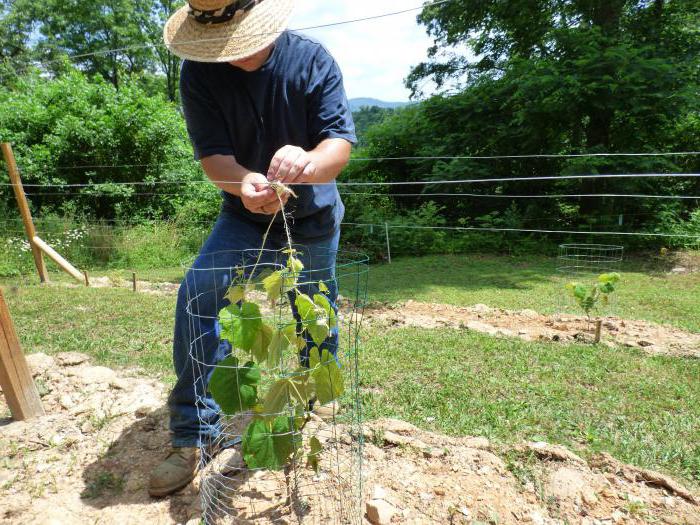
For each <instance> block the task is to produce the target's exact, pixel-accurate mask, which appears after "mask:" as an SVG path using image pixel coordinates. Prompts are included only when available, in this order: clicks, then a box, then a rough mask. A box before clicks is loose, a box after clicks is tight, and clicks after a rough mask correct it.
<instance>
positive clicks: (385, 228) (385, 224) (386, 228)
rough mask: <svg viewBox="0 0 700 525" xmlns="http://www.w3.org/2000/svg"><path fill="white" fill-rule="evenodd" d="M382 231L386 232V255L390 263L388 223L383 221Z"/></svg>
mask: <svg viewBox="0 0 700 525" xmlns="http://www.w3.org/2000/svg"><path fill="white" fill-rule="evenodd" d="M384 231H385V232H386V256H387V259H389V264H391V243H390V242H389V223H388V222H385V223H384Z"/></svg>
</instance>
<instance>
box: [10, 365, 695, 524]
mask: <svg viewBox="0 0 700 525" xmlns="http://www.w3.org/2000/svg"><path fill="white" fill-rule="evenodd" d="M31 361H32V362H33V363H34V364H35V365H36V368H35V370H41V369H42V368H43V369H44V371H43V372H39V377H40V379H41V380H42V381H43V382H45V383H46V384H47V387H48V393H47V394H46V395H45V396H44V397H43V398H42V402H43V404H44V408H45V410H46V412H47V415H46V416H45V417H43V418H40V419H36V420H33V421H25V422H7V423H5V424H2V425H0V458H1V459H0V523H2V524H5V523H7V524H23V523H42V524H43V523H46V524H49V523H56V524H74V523H75V524H82V523H100V524H106V525H110V524H113V525H122V524H125V525H130V524H134V525H137V524H139V525H140V524H142V523H153V524H175V523H180V524H186V523H196V522H198V521H199V519H200V516H201V514H200V512H201V510H200V499H199V495H198V489H199V487H200V486H204V485H202V479H200V478H197V479H195V482H193V483H192V484H190V485H189V486H188V487H186V488H185V489H184V490H182V491H181V492H180V493H178V494H175V495H173V496H171V497H169V498H163V499H151V498H150V497H149V496H148V494H147V492H146V487H147V483H148V476H149V474H150V472H151V471H152V470H153V469H154V468H155V467H156V466H157V465H158V464H159V463H160V461H162V459H163V458H164V452H165V451H167V449H168V446H169V436H168V431H167V428H168V417H167V409H166V406H165V401H166V394H167V389H166V387H165V386H164V385H163V384H161V383H159V382H157V381H154V380H152V379H148V378H144V377H142V376H139V374H138V371H121V372H113V374H114V378H112V380H111V382H109V383H108V386H109V384H114V382H115V381H116V382H119V383H120V384H121V385H127V384H128V385H129V388H127V389H126V390H122V389H119V388H113V387H112V388H106V389H104V390H101V389H93V388H86V384H85V379H86V378H88V377H90V378H93V379H95V380H98V379H99V380H101V381H106V380H107V379H109V377H108V376H110V375H111V374H110V373H109V372H106V371H104V370H101V371H99V372H95V369H96V368H98V369H99V368H100V367H94V366H92V365H91V364H90V363H89V362H87V361H84V360H82V358H75V356H74V355H72V356H69V357H68V358H65V359H59V357H57V358H56V359H55V362H56V363H57V365H56V366H49V367H42V366H40V365H38V364H39V363H48V362H49V359H47V356H40V355H37V356H36V357H33V358H32V359H31ZM77 361H80V362H77ZM60 363H66V364H60ZM98 376H99V377H98ZM3 408H5V407H4V398H2V396H0V409H3ZM316 423H318V422H316ZM318 424H320V423H318ZM337 430H338V432H339V433H343V432H345V433H346V434H347V431H344V430H343V428H342V426H340V427H338V429H337ZM365 434H366V435H367V436H369V437H371V438H369V437H368V443H367V445H366V447H365V454H364V457H363V477H364V480H363V481H364V483H363V486H364V487H365V493H364V494H363V499H362V500H361V502H362V509H361V512H364V513H365V517H366V519H368V520H370V522H371V523H392V524H397V523H406V524H412V525H418V524H421V525H422V524H425V525H428V524H441V523H454V524H458V523H464V524H475V523H498V524H500V525H520V524H523V523H533V524H541V525H559V524H563V523H570V524H585V525H596V524H598V525H603V524H605V525H611V524H613V523H615V520H617V523H625V524H638V523H667V524H671V523H673V524H675V523H678V524H686V525H700V506H698V502H697V498H698V495H697V494H696V493H694V492H692V491H690V490H688V489H687V488H685V487H683V486H682V485H681V484H680V483H678V482H677V481H675V480H673V479H671V478H669V477H668V476H664V475H661V474H658V473H655V472H653V471H649V470H646V469H640V468H637V467H633V466H630V465H625V464H623V463H620V462H618V461H617V460H615V459H614V458H612V457H610V456H608V455H604V454H603V455H600V456H597V457H596V458H594V459H593V460H591V462H587V461H585V460H584V459H582V458H581V457H579V456H578V455H576V454H574V453H573V452H571V451H569V450H567V449H566V448H564V447H561V446H558V445H551V444H547V443H524V444H519V445H513V446H510V447H505V446H501V447H499V446H496V445H494V444H491V443H489V441H488V440H486V439H484V438H481V437H463V438H455V437H448V436H444V435H440V434H435V433H430V432H426V431H423V430H420V429H419V428H417V427H415V426H414V425H411V424H408V423H405V422H403V421H399V420H396V419H386V420H377V421H371V422H367V423H366V424H365ZM387 436H388V439H387ZM333 441H334V440H333V439H330V438H329V439H328V440H326V442H327V443H333ZM349 443H350V441H349V440H344V439H336V440H335V444H336V449H335V450H334V454H336V453H337V455H338V458H339V459H340V460H344V461H346V462H348V461H350V460H351V459H352V458H354V455H353V454H354V449H353V447H352V446H351V445H350V444H349ZM397 443H400V444H398V445H397ZM431 451H441V452H440V453H437V452H436V453H431ZM322 456H323V454H322ZM506 457H507V461H506V459H504V458H506ZM321 459H323V457H322V458H321ZM217 460H218V462H219V463H220V466H221V473H222V475H225V476H226V478H222V479H225V480H226V481H227V482H228V483H231V480H236V479H237V476H240V475H241V474H240V472H241V471H240V468H239V467H240V466H241V464H242V463H241V458H240V454H239V453H238V452H237V451H227V454H222V455H220V456H218V457H217ZM514 473H517V474H518V476H517V477H516V476H515V475H514ZM523 473H527V475H526V476H523ZM299 475H300V479H301V482H302V484H303V486H305V487H313V488H314V490H316V491H317V492H318V494H316V495H315V496H314V497H311V498H309V500H308V501H306V502H305V503H304V505H305V506H304V509H303V510H304V512H302V513H301V514H299V516H301V517H300V518H299V519H298V520H297V517H296V516H295V515H294V514H285V515H281V514H279V513H278V514H276V513H275V512H276V510H275V509H277V508H278V503H277V502H279V501H285V498H286V493H285V492H284V491H282V490H280V487H284V475H283V473H274V476H277V478H275V477H274V476H266V475H265V473H262V474H256V475H254V476H250V477H249V479H248V481H247V482H245V483H243V482H241V483H240V485H239V488H238V492H236V493H235V494H234V500H233V504H232V505H231V506H230V508H231V509H232V512H244V513H246V512H250V510H251V508H252V501H253V498H254V496H255V495H256V494H257V495H258V496H259V497H258V499H255V503H256V505H257V506H256V507H255V509H256V510H257V511H258V512H259V511H261V509H266V510H267V511H269V512H268V514H267V516H265V517H259V519H256V520H254V521H243V520H237V519H236V518H231V519H230V520H229V521H228V522H227V523H255V524H265V525H266V524H271V523H290V524H292V523H301V524H308V525H319V524H326V523H328V524H332V523H335V521H334V520H332V519H329V518H328V516H329V514H328V513H327V512H328V511H329V509H330V510H333V509H335V508H337V507H338V506H339V500H335V499H333V498H334V497H337V496H338V494H339V492H333V491H331V490H328V491H327V492H323V491H324V490H326V489H329V488H330V486H329V481H328V479H329V478H328V477H327V473H325V472H323V471H321V472H320V473H319V474H316V473H315V472H314V471H312V470H311V469H303V470H302V471H301V472H300V473H299ZM280 483H281V484H280ZM350 492H351V491H348V492H347V493H345V494H344V496H345V497H347V495H348V494H349V493H350ZM345 503H348V502H347V501H345ZM630 508H633V509H634V510H635V512H636V514H634V515H632V514H631V513H630ZM358 511H360V510H359V509H358Z"/></svg>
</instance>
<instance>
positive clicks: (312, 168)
mask: <svg viewBox="0 0 700 525" xmlns="http://www.w3.org/2000/svg"><path fill="white" fill-rule="evenodd" d="M315 176H316V165H315V164H314V163H313V162H309V163H308V164H307V165H306V167H305V168H304V171H303V172H302V173H301V176H300V177H299V179H298V182H306V181H309V180H313V178H314V177H315Z"/></svg>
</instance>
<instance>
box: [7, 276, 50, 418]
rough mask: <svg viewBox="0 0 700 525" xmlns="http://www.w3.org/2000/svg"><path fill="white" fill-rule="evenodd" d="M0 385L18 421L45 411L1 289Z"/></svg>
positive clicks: (11, 411) (37, 415)
mask: <svg viewBox="0 0 700 525" xmlns="http://www.w3.org/2000/svg"><path fill="white" fill-rule="evenodd" d="M0 388H2V392H3V394H4V395H5V399H6V400H7V405H8V406H9V407H10V413H11V414H12V417H13V418H14V419H16V420H18V421H22V420H25V419H30V418H33V417H39V416H43V415H44V408H43V407H42V406H41V398H40V397H39V392H38V391H37V389H36V385H35V384H34V380H33V379H32V374H31V372H30V371H29V366H28V365H27V359H26V358H25V357H24V354H23V353H22V349H21V348H20V346H19V341H18V340H17V333H16V332H15V327H14V325H13V324H12V318H11V317H10V312H9V310H8V308H7V305H6V304H5V298H4V297H3V295H2V290H0Z"/></svg>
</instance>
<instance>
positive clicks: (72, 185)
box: [0, 173, 700, 188]
mask: <svg viewBox="0 0 700 525" xmlns="http://www.w3.org/2000/svg"><path fill="white" fill-rule="evenodd" d="M698 177H700V173H635V174H631V173H609V174H586V175H546V176H535V177H498V178H488V179H457V180H455V179H443V180H418V181H381V182H379V181H356V182H353V181H332V182H315V183H304V184H306V185H313V186H332V185H337V186H431V185H437V184H444V185H449V184H477V183H489V182H529V181H551V180H576V179H580V180H585V179H649V178H698ZM209 183H214V184H230V185H240V184H242V182H241V181H228V180H177V181H125V182H95V183H87V182H81V183H29V184H23V186H24V187H26V188H95V187H101V186H108V187H109V186H111V187H115V186H163V185H168V184H170V185H187V184H209ZM0 186H14V184H12V183H11V182H0Z"/></svg>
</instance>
